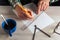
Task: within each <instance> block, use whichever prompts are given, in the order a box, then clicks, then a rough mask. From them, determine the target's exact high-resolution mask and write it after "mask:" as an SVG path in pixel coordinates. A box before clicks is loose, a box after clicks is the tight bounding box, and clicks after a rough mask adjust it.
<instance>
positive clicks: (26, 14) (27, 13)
mask: <svg viewBox="0 0 60 40" xmlns="http://www.w3.org/2000/svg"><path fill="white" fill-rule="evenodd" d="M15 10H16V11H17V13H18V16H19V17H20V18H22V19H32V18H33V15H32V11H31V10H29V9H26V8H21V7H20V6H18V5H16V7H15Z"/></svg>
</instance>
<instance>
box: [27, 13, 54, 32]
mask: <svg viewBox="0 0 60 40" xmlns="http://www.w3.org/2000/svg"><path fill="white" fill-rule="evenodd" d="M52 23H54V20H53V19H52V18H51V17H49V16H48V15H47V14H46V13H45V12H43V13H42V14H41V15H40V16H39V17H38V18H37V19H36V20H35V21H34V22H33V23H32V24H31V25H30V26H29V27H28V29H29V30H30V31H31V32H32V33H33V32H34V25H37V27H38V28H40V29H43V28H45V27H47V26H48V25H51V24H52ZM36 32H37V31H36Z"/></svg>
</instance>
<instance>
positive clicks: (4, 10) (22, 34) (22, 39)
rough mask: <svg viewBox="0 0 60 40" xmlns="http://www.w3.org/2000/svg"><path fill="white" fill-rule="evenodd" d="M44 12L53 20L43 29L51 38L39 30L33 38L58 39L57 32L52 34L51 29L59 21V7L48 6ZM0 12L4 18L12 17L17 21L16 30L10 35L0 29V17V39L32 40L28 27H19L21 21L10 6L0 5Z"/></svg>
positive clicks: (41, 39) (39, 39) (42, 39)
mask: <svg viewBox="0 0 60 40" xmlns="http://www.w3.org/2000/svg"><path fill="white" fill-rule="evenodd" d="M45 12H46V13H47V14H48V15H49V16H50V17H51V18H53V19H54V20H55V23H54V24H52V25H49V26H50V27H46V28H44V29H43V30H44V31H45V32H47V33H48V34H49V35H51V38H48V37H47V36H45V35H44V34H43V33H41V32H38V33H36V37H35V40H59V39H60V38H59V37H60V36H59V35H57V34H53V29H54V28H55V26H56V24H57V23H58V22H59V21H60V7H49V8H48V9H47V10H46V11H45ZM0 14H3V15H4V17H5V18H12V19H14V20H16V22H17V29H16V32H14V33H13V36H12V37H10V36H9V35H7V34H6V33H5V32H4V30H3V29H2V27H1V23H2V21H3V19H2V18H1V17H0V40H32V35H33V34H32V33H31V32H30V31H29V30H28V29H26V30H24V31H22V30H21V29H20V28H21V26H22V25H23V23H22V21H21V20H19V19H18V17H17V16H16V15H15V14H14V13H13V11H12V8H11V7H10V6H0Z"/></svg>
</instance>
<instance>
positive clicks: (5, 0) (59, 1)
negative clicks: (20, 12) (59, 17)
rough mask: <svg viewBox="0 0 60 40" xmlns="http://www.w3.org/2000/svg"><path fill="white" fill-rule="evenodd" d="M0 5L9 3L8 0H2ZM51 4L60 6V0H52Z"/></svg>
mask: <svg viewBox="0 0 60 40" xmlns="http://www.w3.org/2000/svg"><path fill="white" fill-rule="evenodd" d="M17 1H19V0H17ZM0 5H7V6H8V5H9V1H8V0H0ZM50 6H60V0H50Z"/></svg>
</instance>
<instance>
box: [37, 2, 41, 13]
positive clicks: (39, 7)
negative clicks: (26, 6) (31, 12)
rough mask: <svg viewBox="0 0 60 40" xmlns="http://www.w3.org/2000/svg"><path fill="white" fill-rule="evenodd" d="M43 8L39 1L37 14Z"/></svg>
mask: <svg viewBox="0 0 60 40" xmlns="http://www.w3.org/2000/svg"><path fill="white" fill-rule="evenodd" d="M40 9H41V5H40V3H38V9H37V14H39V13H40V11H41V10H40Z"/></svg>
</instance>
